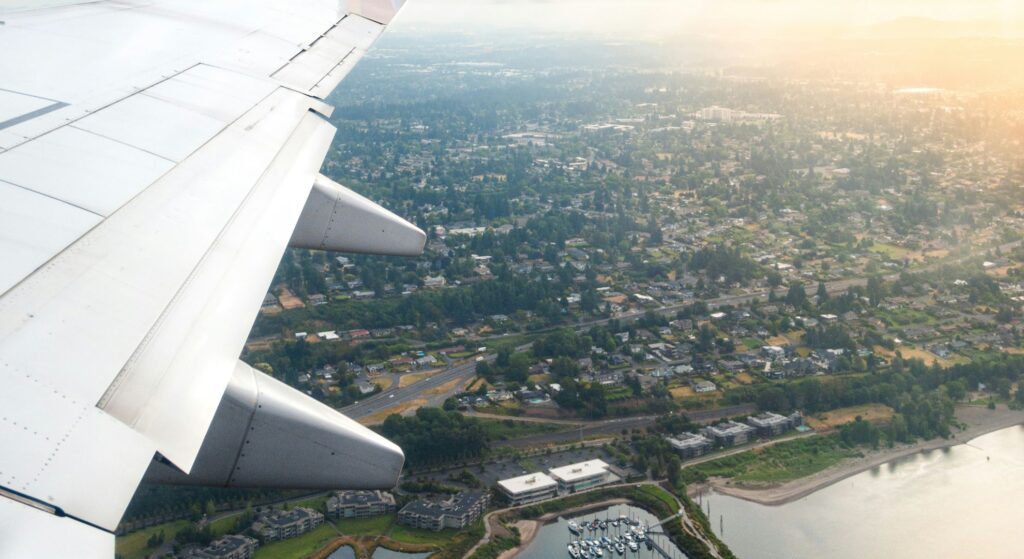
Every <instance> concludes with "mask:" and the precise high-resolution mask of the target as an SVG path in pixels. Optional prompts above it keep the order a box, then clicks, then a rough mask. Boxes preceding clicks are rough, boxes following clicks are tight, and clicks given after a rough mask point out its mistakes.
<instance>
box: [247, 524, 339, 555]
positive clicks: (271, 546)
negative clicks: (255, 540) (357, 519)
mask: <svg viewBox="0 0 1024 559" xmlns="http://www.w3.org/2000/svg"><path fill="white" fill-rule="evenodd" d="M337 537H338V531H337V529H335V527H334V525H333V524H324V525H323V526H320V527H319V528H317V529H316V530H313V531H312V532H309V533H306V534H303V535H301V536H298V537H296V538H289V539H287V540H282V541H279V542H273V543H268V544H267V545H262V546H260V547H259V549H257V550H256V554H255V555H253V559H305V558H306V557H309V556H310V555H312V554H314V553H316V552H317V551H318V550H320V549H321V548H322V547H324V546H325V545H327V542H329V541H331V540H333V539H334V538H337Z"/></svg>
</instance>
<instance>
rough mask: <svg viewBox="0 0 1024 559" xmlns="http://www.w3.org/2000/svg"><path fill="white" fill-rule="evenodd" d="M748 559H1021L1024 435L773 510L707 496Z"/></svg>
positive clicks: (996, 435)
mask: <svg viewBox="0 0 1024 559" xmlns="http://www.w3.org/2000/svg"><path fill="white" fill-rule="evenodd" d="M702 501H703V505H704V509H705V511H707V510H709V509H708V507H709V506H710V520H711V524H712V526H714V529H715V530H716V533H717V532H719V531H720V527H722V528H724V533H719V536H720V537H721V538H722V539H723V540H724V541H725V543H727V544H728V545H729V547H730V548H731V549H732V550H733V552H735V553H736V555H737V556H738V557H740V558H741V559H775V558H779V557H786V558H790V559H804V558H806V559H811V558H819V557H829V558H830V559H845V558H851V559H853V558H857V559H859V558H862V557H900V558H901V559H918V558H920V559H925V558H927V559H938V558H961V557H984V558H986V559H1000V558H1004V557H1005V558H1011V557H1012V558H1016V557H1021V556H1022V554H1024V551H1022V549H1021V542H1022V541H1024V540H1022V539H1021V531H1020V530H1021V527H1020V522H1021V519H1022V518H1024V427H1022V426H1016V427H1011V428H1009V429H1003V430H1001V431H996V432H993V433H989V434H987V435H983V436H980V437H978V438H976V439H973V440H972V441H970V442H969V443H966V444H962V445H958V446H954V447H952V448H947V449H943V450H934V451H929V452H924V453H920V454H916V455H913V456H909V457H906V458H902V459H899V460H895V461H893V462H889V463H887V464H884V465H882V466H879V467H877V468H874V469H872V470H868V471H866V472H863V473H860V474H858V475H855V476H853V477H850V478H847V479H845V480H843V481H840V482H839V483H836V484H835V485H832V486H829V487H826V488H824V489H822V490H821V491H818V492H815V493H813V494H811V495H808V496H807V497H804V498H803V499H800V500H798V501H794V502H791V503H787V504H785V505H781V506H778V507H767V506H763V505H759V504H756V503H751V502H749V501H744V500H741V499H737V498H734V497H728V496H725V495H720V494H716V493H711V494H708V495H704V496H702Z"/></svg>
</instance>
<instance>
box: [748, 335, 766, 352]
mask: <svg viewBox="0 0 1024 559" xmlns="http://www.w3.org/2000/svg"><path fill="white" fill-rule="evenodd" d="M743 345H745V346H747V349H750V350H754V349H760V348H761V346H763V345H765V344H764V342H763V341H761V340H759V339H758V338H743Z"/></svg>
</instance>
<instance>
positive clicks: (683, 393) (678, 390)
mask: <svg viewBox="0 0 1024 559" xmlns="http://www.w3.org/2000/svg"><path fill="white" fill-rule="evenodd" d="M669 392H671V393H672V397H673V398H689V397H691V396H696V395H697V393H696V392H694V391H693V389H692V388H690V387H689V386H677V387H675V388H673V389H671V390H669Z"/></svg>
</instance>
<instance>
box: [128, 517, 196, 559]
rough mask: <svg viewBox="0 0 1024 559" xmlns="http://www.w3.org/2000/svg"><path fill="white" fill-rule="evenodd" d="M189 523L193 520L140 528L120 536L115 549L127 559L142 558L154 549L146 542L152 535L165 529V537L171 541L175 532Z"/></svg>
mask: <svg viewBox="0 0 1024 559" xmlns="http://www.w3.org/2000/svg"><path fill="white" fill-rule="evenodd" d="M189 524H191V522H189V521H188V520H175V521H174V522H166V523H164V524H157V525H156V526H153V527H151V528H146V529H144V530H138V531H135V532H132V533H130V534H126V535H124V536H118V537H117V540H116V541H115V544H114V545H115V550H116V552H117V554H118V555H120V556H122V557H124V558H125V559H141V558H143V557H146V556H147V555H148V554H149V553H152V551H153V550H151V549H148V548H147V547H146V542H147V541H148V540H149V538H150V537H151V536H152V535H154V534H159V533H160V531H161V530H163V532H164V539H165V540H166V541H171V540H172V539H174V536H175V534H177V533H178V532H179V531H181V530H182V529H184V528H185V527H186V526H188V525H189Z"/></svg>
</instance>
